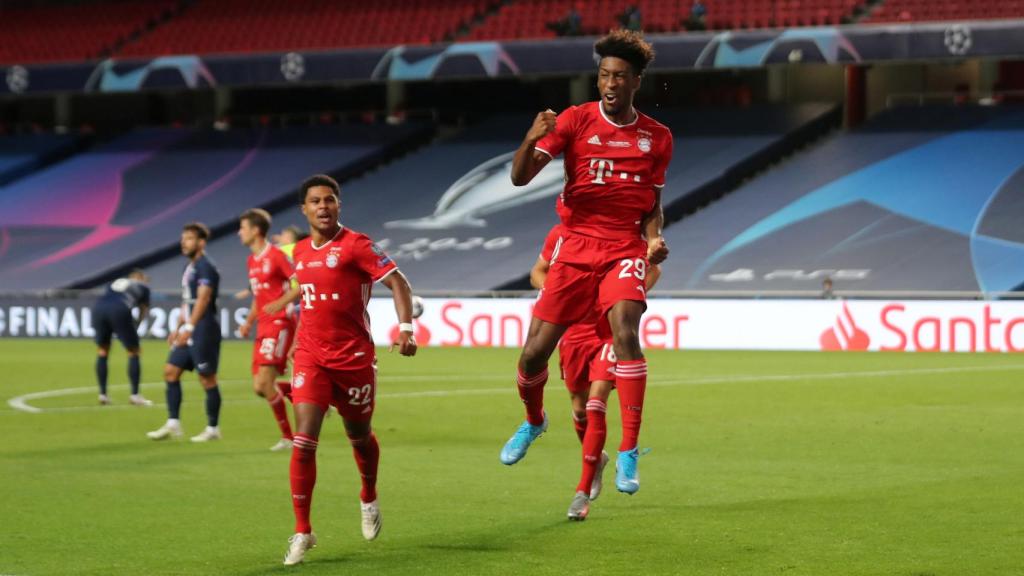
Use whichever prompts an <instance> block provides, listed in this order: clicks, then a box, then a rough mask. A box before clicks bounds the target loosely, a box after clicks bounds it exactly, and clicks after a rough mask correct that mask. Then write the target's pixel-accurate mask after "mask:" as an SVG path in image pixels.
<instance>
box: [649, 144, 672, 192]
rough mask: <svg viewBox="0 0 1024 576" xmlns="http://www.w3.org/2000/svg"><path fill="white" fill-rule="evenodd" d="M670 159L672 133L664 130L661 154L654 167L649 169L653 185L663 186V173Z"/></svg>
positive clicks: (666, 169) (666, 170) (656, 186)
mask: <svg viewBox="0 0 1024 576" xmlns="http://www.w3.org/2000/svg"><path fill="white" fill-rule="evenodd" d="M671 161H672V133H671V132H669V131H668V130H666V131H665V144H663V145H662V148H661V154H659V155H658V158H657V159H656V161H655V162H654V167H653V168H652V169H651V178H653V179H654V182H653V183H654V187H655V188H662V187H664V186H665V173H666V172H668V163H669V162H671Z"/></svg>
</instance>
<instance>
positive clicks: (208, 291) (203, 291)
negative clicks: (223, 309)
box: [174, 284, 213, 346]
mask: <svg viewBox="0 0 1024 576" xmlns="http://www.w3.org/2000/svg"><path fill="white" fill-rule="evenodd" d="M196 292H197V294H196V304H195V306H193V307H192V316H191V317H189V319H188V322H187V323H186V324H182V325H181V326H179V327H178V335H177V337H176V338H175V339H174V345H175V346H184V345H186V344H188V339H189V337H190V336H191V335H192V330H193V329H194V328H195V325H196V324H198V323H199V319H200V318H202V317H203V314H205V313H206V309H207V308H208V307H209V306H210V302H211V301H212V300H213V288H210V287H209V286H206V285H205V284H201V285H200V286H199V289H198V290H197V291H196Z"/></svg>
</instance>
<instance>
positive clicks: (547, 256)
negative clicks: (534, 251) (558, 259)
mask: <svg viewBox="0 0 1024 576" xmlns="http://www.w3.org/2000/svg"><path fill="white" fill-rule="evenodd" d="M561 237H562V227H561V226H559V225H556V226H554V227H552V228H551V231H550V232H548V236H547V238H545V239H544V247H543V248H541V250H540V259H541V260H543V261H545V262H551V257H552V254H553V253H554V251H555V245H556V244H558V241H559V240H560V239H561Z"/></svg>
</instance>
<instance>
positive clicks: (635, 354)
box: [612, 324, 643, 360]
mask: <svg viewBox="0 0 1024 576" xmlns="http://www.w3.org/2000/svg"><path fill="white" fill-rule="evenodd" d="M612 339H613V340H614V347H615V355H616V356H617V357H618V358H619V359H620V360H636V359H638V358H640V357H641V356H642V354H643V353H642V352H641V350H640V333H639V330H637V329H636V327H634V326H631V325H628V324H626V325H619V326H617V327H615V329H614V330H613V331H612Z"/></svg>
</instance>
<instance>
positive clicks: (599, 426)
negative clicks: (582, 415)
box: [576, 398, 608, 496]
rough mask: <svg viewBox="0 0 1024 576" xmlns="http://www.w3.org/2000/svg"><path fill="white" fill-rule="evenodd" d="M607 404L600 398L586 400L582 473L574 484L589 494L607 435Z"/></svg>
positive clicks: (579, 489) (580, 490)
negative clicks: (585, 428) (585, 430)
mask: <svg viewBox="0 0 1024 576" xmlns="http://www.w3.org/2000/svg"><path fill="white" fill-rule="evenodd" d="M606 411H607V406H606V405H605V403H604V401H603V400H601V399H600V398H591V399H590V400H588V401H587V433H586V435H585V436H584V437H583V474H582V475H581V476H580V483H579V485H577V486H576V490H577V491H578V492H585V493H586V494H587V495H588V496H589V495H590V485H591V484H593V483H594V475H595V474H596V473H597V465H598V463H599V462H601V450H603V449H604V441H605V439H606V438H607V437H608V426H607V424H606V423H605V418H604V416H605V412H606Z"/></svg>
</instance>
